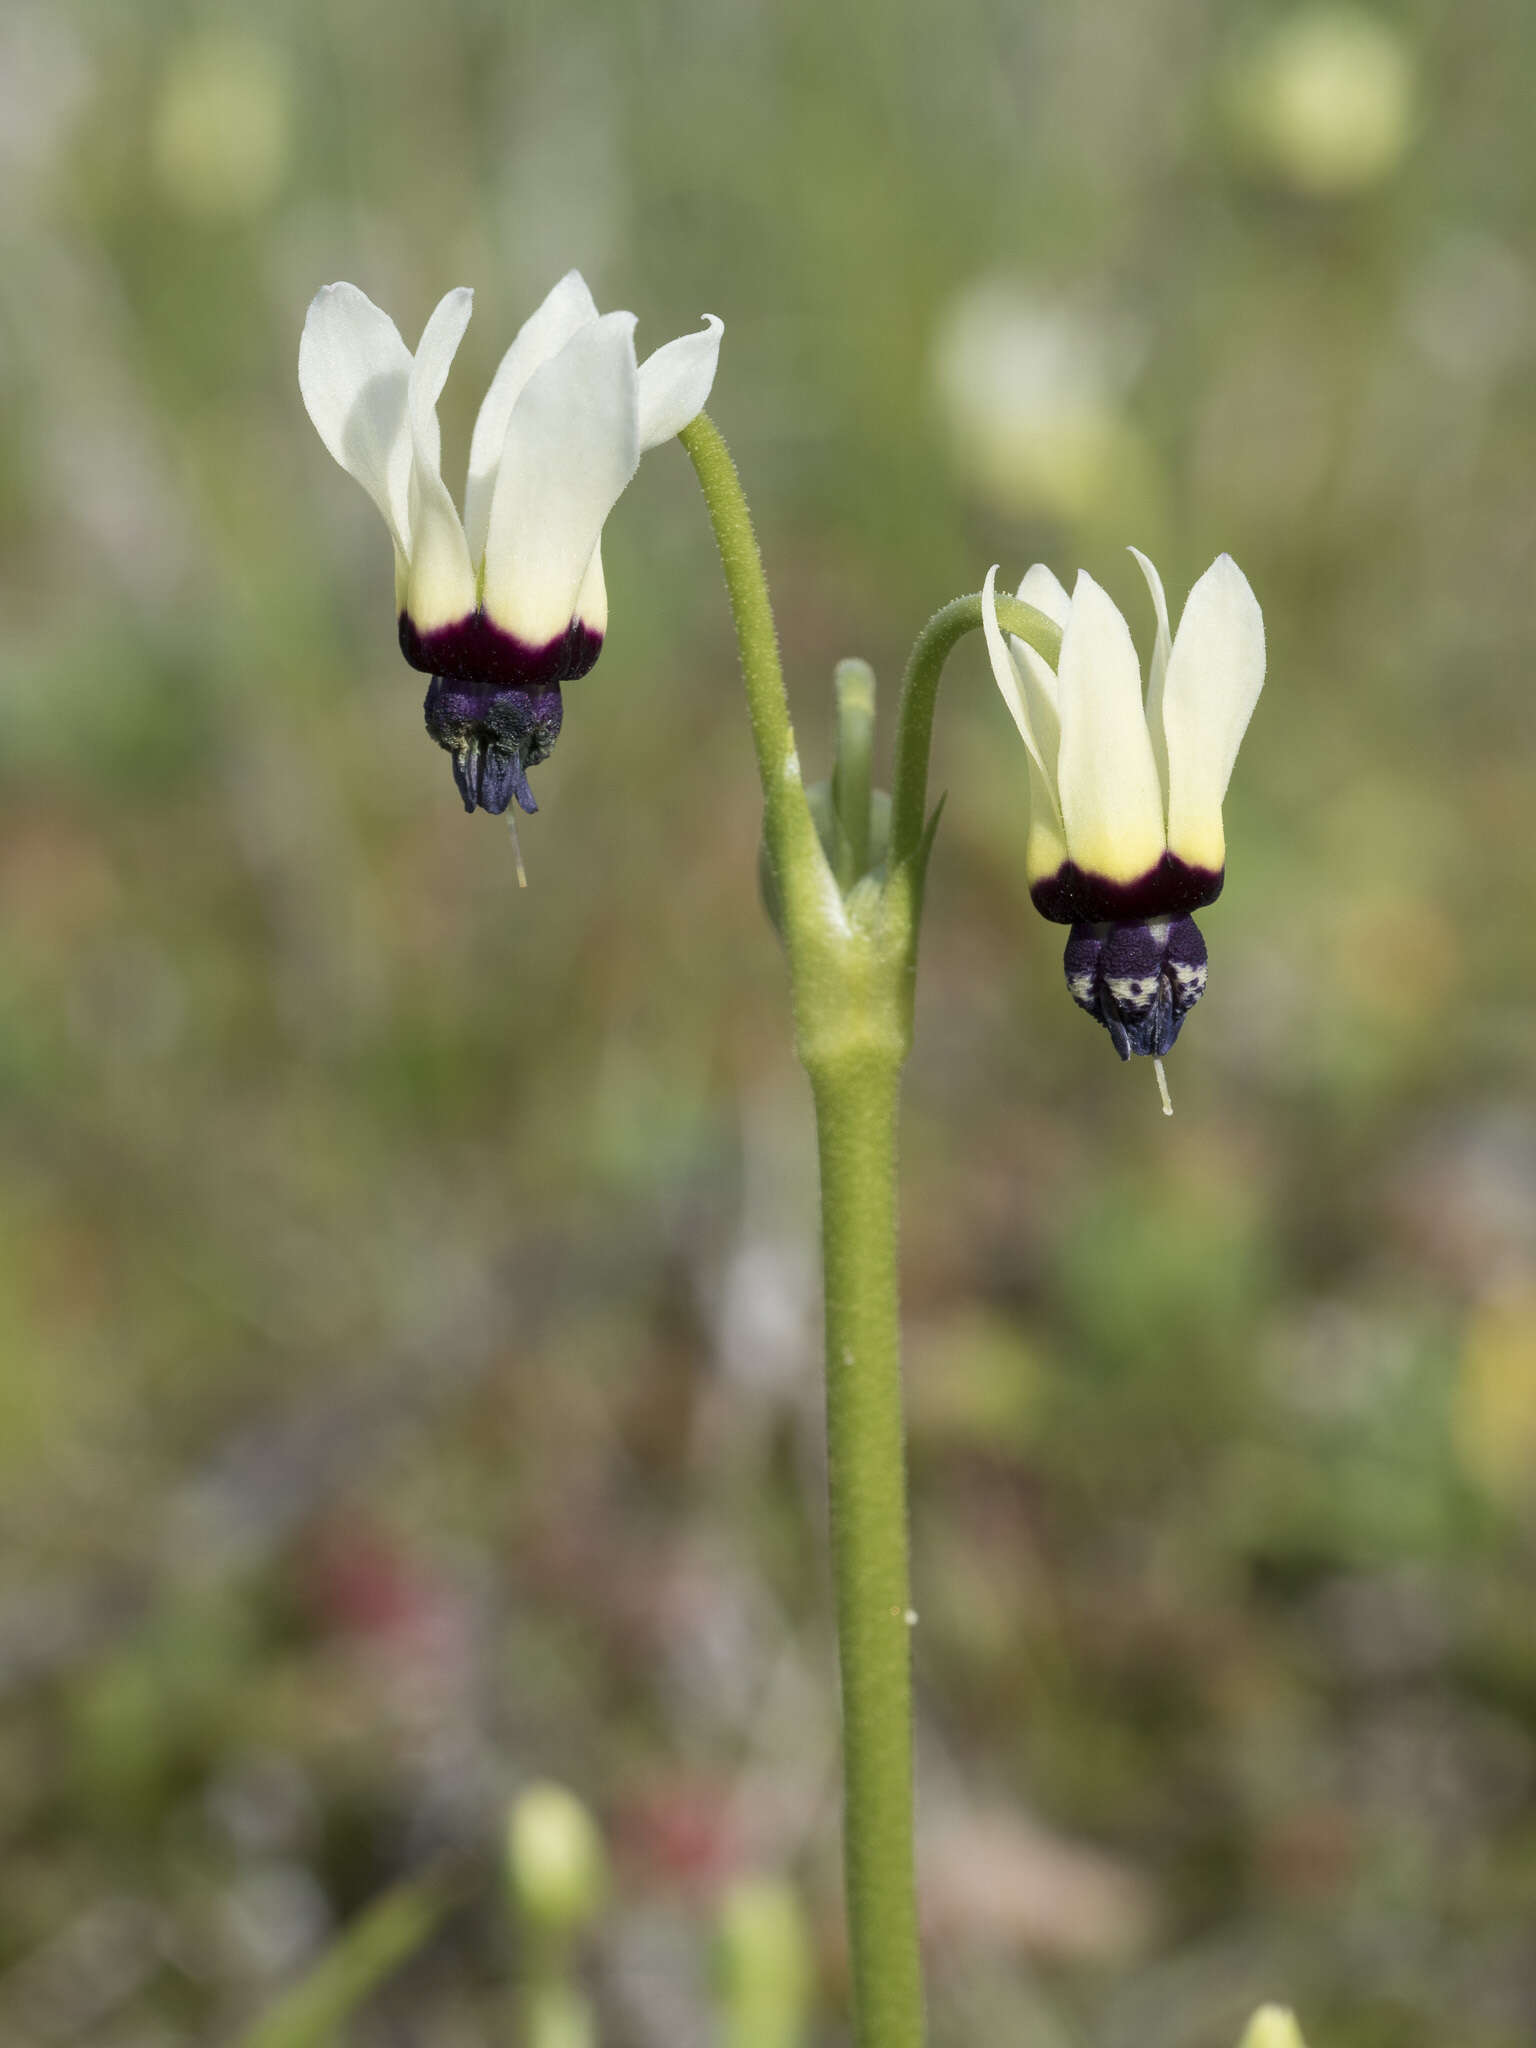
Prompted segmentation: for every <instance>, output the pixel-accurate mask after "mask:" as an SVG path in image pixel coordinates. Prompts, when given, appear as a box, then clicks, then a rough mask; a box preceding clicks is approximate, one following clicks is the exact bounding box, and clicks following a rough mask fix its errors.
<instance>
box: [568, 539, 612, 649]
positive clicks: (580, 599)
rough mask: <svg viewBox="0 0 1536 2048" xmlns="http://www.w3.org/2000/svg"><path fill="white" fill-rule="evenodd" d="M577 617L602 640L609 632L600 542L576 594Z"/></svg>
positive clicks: (593, 551) (593, 552)
mask: <svg viewBox="0 0 1536 2048" xmlns="http://www.w3.org/2000/svg"><path fill="white" fill-rule="evenodd" d="M575 616H576V617H577V618H578V619H579V620H580V621H581V623H582V625H584V626H585V627H586V628H587V630H588V631H589V632H592V633H596V634H597V635H598V637H599V639H601V637H602V636H603V634H604V633H606V632H607V630H608V586H607V584H606V583H605V582H604V581H603V544H602V542H601V541H599V542H598V544H597V546H596V547H595V548H594V549H593V550H592V559H591V561H590V562H588V564H587V573H586V575H585V576H583V577H582V579H581V588H580V590H578V591H577V593H576V613H575Z"/></svg>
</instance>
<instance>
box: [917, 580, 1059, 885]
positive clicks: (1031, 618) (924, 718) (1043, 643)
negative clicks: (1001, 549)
mask: <svg viewBox="0 0 1536 2048" xmlns="http://www.w3.org/2000/svg"><path fill="white" fill-rule="evenodd" d="M997 618H998V623H999V625H1000V626H1001V627H1002V628H1003V630H1004V632H1006V633H1013V634H1016V635H1017V636H1018V638H1019V639H1021V640H1027V641H1028V642H1029V644H1030V646H1031V647H1033V648H1035V649H1036V650H1037V651H1038V652H1039V653H1041V654H1043V655H1044V656H1045V658H1046V660H1047V661H1048V662H1050V664H1051V666H1052V667H1053V668H1054V667H1055V665H1056V662H1057V661H1058V659H1059V658H1060V655H1061V628H1060V627H1059V626H1058V625H1057V624H1056V622H1055V621H1054V619H1048V618H1047V617H1046V615H1045V613H1044V612H1042V611H1037V610H1036V609H1035V607H1034V606H1033V605H1032V604H1022V603H1021V602H1020V601H1019V599H1018V598H1016V597H1005V596H1003V595H1002V593H1001V592H999V594H998V599H997ZM980 625H981V597H980V594H979V593H977V594H976V595H974V596H971V597H957V598H956V599H955V600H954V602H953V603H952V604H947V605H945V606H944V607H943V609H942V610H940V611H936V612H935V613H934V615H933V617H932V618H931V619H930V620H929V621H928V623H927V625H926V626H924V628H923V630H922V631H921V633H919V634H918V636H917V639H916V641H915V642H914V643H913V647H912V652H911V654H910V655H909V656H908V659H907V672H906V674H905V675H904V676H903V677H902V680H901V709H900V711H899V712H898V714H897V721H896V772H895V777H894V779H893V782H892V786H891V865H892V867H893V868H894V867H898V866H899V865H900V864H901V863H902V862H903V861H904V860H907V859H909V858H910V857H911V856H912V855H913V854H915V853H916V852H917V849H918V848H919V847H920V846H921V845H922V842H923V829H924V826H925V824H926V823H927V811H928V755H929V751H930V749H931V748H932V746H933V712H934V706H935V704H936V703H937V702H938V696H939V678H940V676H941V675H942V674H943V672H944V664H945V662H946V661H947V660H948V659H949V656H950V653H951V652H952V650H953V649H954V647H955V646H956V645H957V643H958V642H959V641H961V640H963V639H964V638H965V636H966V634H967V633H974V632H976V631H977V630H978V629H979V627H980Z"/></svg>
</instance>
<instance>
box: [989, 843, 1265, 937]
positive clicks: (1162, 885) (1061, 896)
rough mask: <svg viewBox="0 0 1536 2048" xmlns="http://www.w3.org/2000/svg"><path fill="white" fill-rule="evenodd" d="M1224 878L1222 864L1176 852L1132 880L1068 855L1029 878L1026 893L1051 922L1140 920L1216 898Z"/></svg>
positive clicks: (1201, 905)
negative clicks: (1200, 862) (1205, 863)
mask: <svg viewBox="0 0 1536 2048" xmlns="http://www.w3.org/2000/svg"><path fill="white" fill-rule="evenodd" d="M1225 880H1226V869H1225V868H1200V867H1193V866H1191V865H1190V863H1189V862H1188V861H1183V860H1180V859H1179V857H1178V855H1177V854H1175V853H1165V854H1164V855H1163V857H1162V859H1161V860H1160V861H1158V863H1157V864H1156V866H1155V867H1150V868H1148V869H1147V871H1146V873H1145V874H1144V875H1138V876H1137V877H1136V879H1135V880H1134V881H1131V882H1112V881H1110V880H1109V879H1108V878H1107V877H1106V876H1104V875H1095V874H1091V873H1090V872H1089V871H1088V870H1087V869H1086V868H1080V867H1079V866H1078V865H1077V863H1076V861H1070V860H1069V861H1063V863H1062V864H1061V866H1060V867H1059V868H1058V869H1057V870H1056V872H1055V874H1053V875H1042V876H1041V877H1040V879H1039V880H1038V881H1035V882H1031V883H1030V885H1029V896H1030V901H1031V902H1032V903H1033V904H1034V906H1035V908H1036V910H1038V911H1039V913H1040V915H1041V916H1042V917H1048V918H1049V919H1050V921H1051V923H1052V924H1143V923H1145V922H1146V921H1147V920H1148V919H1151V918H1163V917H1185V916H1187V915H1188V914H1189V912H1190V911H1192V910H1202V909H1204V907H1205V905H1206V904H1208V903H1214V902H1215V901H1216V898H1217V897H1218V896H1219V895H1220V894H1221V885H1222V883H1223V882H1224V881H1225Z"/></svg>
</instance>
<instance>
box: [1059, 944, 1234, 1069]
mask: <svg viewBox="0 0 1536 2048" xmlns="http://www.w3.org/2000/svg"><path fill="white" fill-rule="evenodd" d="M1062 966H1063V968H1064V969H1065V970H1066V976H1067V990H1068V993H1069V994H1070V995H1071V997H1072V1000H1073V1002H1074V1003H1076V1004H1077V1006H1078V1008H1079V1009H1081V1010H1086V1011H1087V1012H1088V1014H1089V1016H1090V1017H1097V1018H1098V1020H1099V1022H1100V1023H1101V1024H1102V1025H1103V1026H1104V1029H1105V1030H1106V1031H1107V1032H1108V1033H1109V1036H1110V1042H1111V1044H1112V1045H1113V1046H1114V1048H1115V1051H1116V1052H1117V1053H1119V1055H1120V1057H1121V1059H1123V1060H1128V1059H1129V1058H1130V1057H1131V1055H1132V1054H1133V1053H1136V1054H1140V1055H1142V1056H1143V1057H1147V1058H1151V1059H1161V1058H1162V1057H1163V1055H1164V1054H1165V1053H1168V1052H1171V1051H1172V1050H1173V1045H1174V1041H1175V1040H1176V1039H1177V1038H1178V1035H1179V1032H1180V1030H1181V1029H1182V1028H1183V1024H1184V1019H1185V1018H1186V1017H1187V1016H1188V1015H1189V1013H1190V1011H1191V1010H1192V1009H1193V1008H1194V1007H1195V1004H1196V1003H1198V1002H1199V1000H1200V998H1201V996H1203V995H1204V994H1205V971H1206V954H1205V940H1204V939H1203V938H1202V937H1201V935H1200V927H1199V926H1198V925H1197V924H1196V923H1195V920H1194V919H1193V918H1192V917H1179V918H1174V919H1172V920H1162V919H1159V920H1158V921H1156V922H1154V923H1150V924H1109V925H1102V924H1099V925H1095V924H1075V925H1073V927H1072V931H1071V935H1070V936H1069V938H1068V940H1067V947H1066V951H1065V953H1064V954H1063V955H1062Z"/></svg>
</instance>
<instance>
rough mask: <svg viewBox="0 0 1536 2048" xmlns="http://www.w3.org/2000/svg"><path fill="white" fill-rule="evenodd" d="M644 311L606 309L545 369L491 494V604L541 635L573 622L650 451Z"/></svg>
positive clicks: (511, 625)
mask: <svg viewBox="0 0 1536 2048" xmlns="http://www.w3.org/2000/svg"><path fill="white" fill-rule="evenodd" d="M634 326H635V316H634V315H633V313H605V314H604V315H603V317H602V319H600V320H595V321H593V322H592V323H591V324H590V325H589V326H586V327H583V328H582V329H581V330H580V331H579V332H578V333H576V334H575V335H573V336H572V337H571V339H570V340H569V341H568V342H567V343H566V344H565V347H564V348H563V349H561V351H560V353H559V354H558V355H557V356H554V357H553V358H552V359H551V360H550V361H549V362H547V363H545V364H544V366H543V367H542V368H541V369H539V370H537V371H535V373H534V375H533V376H532V377H531V378H530V379H529V380H528V383H527V385H526V387H525V388H524V390H523V394H522V396H521V398H519V399H518V401H517V404H516V406H515V407H514V408H513V411H512V419H511V422H510V424H509V426H508V428H507V440H506V447H505V450H504V451H503V454H502V459H501V468H500V470H499V472H498V474H497V477H496V488H495V491H494V492H493V494H492V498H491V521H490V530H489V534H488V537H487V540H486V549H485V609H486V612H487V615H488V616H489V617H490V618H491V619H492V620H493V621H494V622H495V623H496V624H497V625H498V626H500V627H502V628H503V629H504V630H505V631H507V632H510V633H515V634H516V635H517V636H518V638H519V639H522V640H525V641H528V642H529V643H531V644H532V645H535V646H542V645H544V644H545V643H546V642H547V641H549V640H552V639H553V638H554V637H555V635H556V634H557V633H561V632H563V631H564V630H565V628H566V627H567V626H568V625H569V624H570V622H571V618H572V616H573V614H574V611H575V606H576V597H577V592H578V590H579V589H580V587H581V582H582V578H583V577H584V576H585V574H586V571H587V565H588V563H589V562H590V561H591V560H592V552H593V550H594V548H595V547H596V546H597V542H598V536H599V535H600V534H601V532H602V530H603V521H604V520H605V519H606V518H607V517H608V514H609V512H610V511H611V510H612V509H613V505H614V502H615V500H616V499H617V498H618V495H619V493H620V492H621V491H622V490H623V488H624V486H625V485H626V484H627V483H628V482H629V480H630V478H631V477H632V476H633V475H634V473H635V466H636V464H637V463H638V462H639V460H640V442H639V391H638V377H637V373H636V369H635V342H634Z"/></svg>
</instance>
